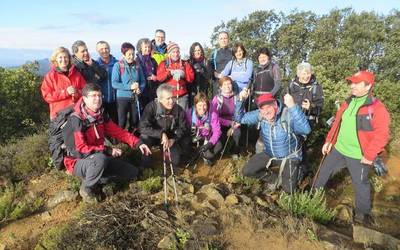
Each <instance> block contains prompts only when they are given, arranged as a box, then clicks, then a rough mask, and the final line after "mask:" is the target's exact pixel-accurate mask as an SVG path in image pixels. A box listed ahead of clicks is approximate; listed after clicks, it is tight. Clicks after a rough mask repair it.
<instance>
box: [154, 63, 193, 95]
mask: <svg viewBox="0 0 400 250" xmlns="http://www.w3.org/2000/svg"><path fill="white" fill-rule="evenodd" d="M167 61H168V63H167ZM167 64H168V67H167ZM175 69H181V70H183V71H184V72H185V78H184V79H180V80H179V82H177V81H175V80H174V79H173V78H172V75H171V72H170V70H175ZM193 80H194V71H193V68H192V66H190V64H189V63H188V62H186V61H182V60H179V61H177V62H171V60H170V59H169V58H167V59H165V60H164V61H162V62H161V63H160V65H158V68H157V81H159V82H161V83H168V84H169V85H171V86H172V87H174V92H173V95H174V96H176V95H179V96H183V95H185V94H186V93H187V89H186V84H188V83H191V82H193Z"/></svg>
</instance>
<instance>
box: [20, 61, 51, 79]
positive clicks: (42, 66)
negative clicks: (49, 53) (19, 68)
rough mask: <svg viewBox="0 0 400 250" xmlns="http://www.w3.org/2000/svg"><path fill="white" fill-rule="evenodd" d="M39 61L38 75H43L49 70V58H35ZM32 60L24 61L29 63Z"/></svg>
mask: <svg viewBox="0 0 400 250" xmlns="http://www.w3.org/2000/svg"><path fill="white" fill-rule="evenodd" d="M35 61H37V62H38V63H39V75H41V76H44V75H45V74H46V73H47V72H49V70H50V60H49V59H48V58H44V59H40V60H35ZM31 62H33V61H27V62H26V63H31Z"/></svg>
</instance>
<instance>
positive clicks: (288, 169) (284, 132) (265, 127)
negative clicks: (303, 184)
mask: <svg viewBox="0 0 400 250" xmlns="http://www.w3.org/2000/svg"><path fill="white" fill-rule="evenodd" d="M246 98H247V96H246V95H245V94H244V92H243V94H241V95H240V96H239V99H240V101H239V102H238V104H237V105H236V107H235V120H236V121H237V122H238V123H241V124H248V125H253V124H258V127H259V128H260V136H261V138H262V140H263V143H264V150H263V151H262V152H260V153H256V154H255V155H253V156H252V157H251V158H250V159H249V161H248V162H247V164H246V166H244V168H243V175H244V176H249V177H255V178H263V177H265V176H266V175H267V174H268V172H267V170H268V167H269V166H270V165H278V166H280V171H279V176H278V180H277V181H276V183H275V185H274V188H277V187H278V186H279V185H281V184H282V188H283V190H284V191H285V192H288V193H292V192H293V191H294V190H295V188H296V186H297V178H298V174H299V168H298V165H299V163H300V161H301V157H302V153H301V143H300V141H299V137H300V136H305V135H307V134H308V133H310V131H311V129H310V125H309V124H308V121H307V118H306V116H305V115H304V113H303V112H302V110H301V108H300V107H299V106H298V105H297V104H295V102H294V100H293V97H292V96H291V95H289V94H286V95H285V96H284V104H285V105H286V106H285V107H284V105H283V104H281V103H280V101H278V100H276V99H275V98H274V96H273V95H272V94H271V93H266V94H262V95H260V96H259V97H258V99H257V105H258V107H259V109H257V110H254V111H251V112H247V113H244V111H243V105H242V101H243V100H245V99H246Z"/></svg>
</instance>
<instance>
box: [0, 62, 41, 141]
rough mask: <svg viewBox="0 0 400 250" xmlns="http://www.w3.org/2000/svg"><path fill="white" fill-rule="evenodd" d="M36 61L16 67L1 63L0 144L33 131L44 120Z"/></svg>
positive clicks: (36, 129)
mask: <svg viewBox="0 0 400 250" xmlns="http://www.w3.org/2000/svg"><path fill="white" fill-rule="evenodd" d="M38 69H39V66H38V64H37V63H36V64H35V63H33V64H26V65H23V66H21V67H19V68H17V69H5V68H1V67H0V106H1V109H0V121H1V123H2V126H1V127H0V144H1V143H4V142H5V141H6V140H8V139H10V138H18V137H22V136H24V135H27V134H32V133H34V132H36V131H38V129H39V128H40V127H41V125H42V123H43V121H47V119H48V118H47V117H48V111H47V105H46V104H45V103H44V101H43V98H42V97H41V95H40V91H39V84H40V83H41V77H40V76H39V75H38V73H37V72H38Z"/></svg>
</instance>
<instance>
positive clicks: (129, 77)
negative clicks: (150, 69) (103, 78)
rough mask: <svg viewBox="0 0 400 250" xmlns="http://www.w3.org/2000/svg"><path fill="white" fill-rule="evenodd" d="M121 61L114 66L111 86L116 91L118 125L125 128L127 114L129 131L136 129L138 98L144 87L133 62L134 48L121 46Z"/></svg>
mask: <svg viewBox="0 0 400 250" xmlns="http://www.w3.org/2000/svg"><path fill="white" fill-rule="evenodd" d="M121 53H122V59H121V60H119V61H118V63H116V64H114V67H113V73H112V86H113V88H114V89H116V90H117V111H118V125H119V126H120V127H121V128H125V126H126V120H127V117H128V114H129V127H128V130H129V131H133V129H134V127H137V124H138V122H139V119H138V118H139V117H138V116H139V115H140V104H139V97H140V95H141V93H142V92H143V91H144V87H145V85H146V82H145V78H144V76H143V71H142V70H141V68H140V65H139V63H137V62H136V61H135V59H134V58H135V47H134V46H133V45H132V44H131V43H128V42H125V43H123V44H122V45H121Z"/></svg>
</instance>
